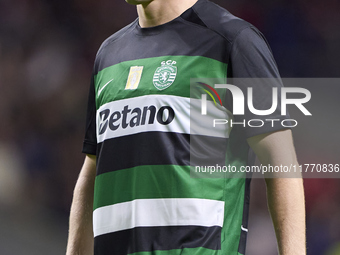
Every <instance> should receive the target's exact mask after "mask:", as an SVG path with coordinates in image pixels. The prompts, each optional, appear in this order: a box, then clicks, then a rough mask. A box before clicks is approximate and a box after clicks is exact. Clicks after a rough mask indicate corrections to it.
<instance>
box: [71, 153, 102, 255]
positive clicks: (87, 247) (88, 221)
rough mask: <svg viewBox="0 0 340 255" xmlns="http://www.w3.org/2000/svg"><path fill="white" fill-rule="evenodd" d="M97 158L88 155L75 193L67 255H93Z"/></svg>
mask: <svg viewBox="0 0 340 255" xmlns="http://www.w3.org/2000/svg"><path fill="white" fill-rule="evenodd" d="M95 176H96V156H93V155H87V156H86V158H85V161H84V165H83V167H82V169H81V171H80V174H79V177H78V180H77V184H76V186H75V189H74V193H73V201H72V206H71V213H70V225H69V236H68V243H67V251H66V255H90V254H91V255H93V229H92V208H93V193H94V180H95Z"/></svg>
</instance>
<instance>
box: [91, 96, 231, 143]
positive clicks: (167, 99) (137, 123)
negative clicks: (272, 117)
mask: <svg viewBox="0 0 340 255" xmlns="http://www.w3.org/2000/svg"><path fill="white" fill-rule="evenodd" d="M207 104H208V114H207V115H206V116H202V115H201V100H200V99H190V98H186V97H180V96H171V95H148V96H140V97H134V98H128V99H123V100H117V101H114V102H110V103H107V104H104V105H102V106H101V107H100V108H99V109H98V110H97V142H98V143H101V142H103V141H105V140H107V139H111V138H116V137H121V136H126V135H132V134H137V133H141V132H152V131H159V132H175V133H182V134H193V135H204V136H212V137H219V138H228V137H229V132H230V128H229V126H228V125H217V126H216V127H213V120H214V119H227V120H229V119H230V115H229V114H228V111H227V110H226V109H225V108H224V107H222V106H219V105H217V107H216V106H215V105H214V103H213V102H211V101H207Z"/></svg>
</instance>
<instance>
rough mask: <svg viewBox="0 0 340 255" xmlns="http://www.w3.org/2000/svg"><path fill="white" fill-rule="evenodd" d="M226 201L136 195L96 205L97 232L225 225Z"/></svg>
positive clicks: (95, 225) (98, 233)
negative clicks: (132, 197) (107, 203)
mask: <svg viewBox="0 0 340 255" xmlns="http://www.w3.org/2000/svg"><path fill="white" fill-rule="evenodd" d="M223 219H224V202H223V201H217V200H210V199H199V198H167V199H137V200H133V201H130V202H124V203H119V204H115V205H110V206H104V207H100V208H97V209H96V210H95V211H94V212H93V231H94V236H95V237H96V236H99V235H103V234H107V233H111V232H116V231H120V230H125V229H131V228H134V227H156V226H203V227H212V226H219V227H222V225H223Z"/></svg>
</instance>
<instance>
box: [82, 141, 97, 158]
mask: <svg viewBox="0 0 340 255" xmlns="http://www.w3.org/2000/svg"><path fill="white" fill-rule="evenodd" d="M82 153H85V154H91V155H96V154H97V144H95V143H93V142H90V141H86V140H85V141H84V143H83V149H82Z"/></svg>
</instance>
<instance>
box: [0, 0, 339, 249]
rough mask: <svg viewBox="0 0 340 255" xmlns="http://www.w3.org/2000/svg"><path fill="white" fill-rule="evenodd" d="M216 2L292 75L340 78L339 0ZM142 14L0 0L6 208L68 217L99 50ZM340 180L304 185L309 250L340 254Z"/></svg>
mask: <svg viewBox="0 0 340 255" xmlns="http://www.w3.org/2000/svg"><path fill="white" fill-rule="evenodd" d="M164 1H165V0H164ZM214 2H216V3H218V4H219V5H221V6H223V7H225V8H226V9H228V10H229V11H230V12H232V13H233V14H235V15H237V16H239V17H241V18H243V19H245V20H247V21H249V22H251V23H253V24H254V25H255V26H257V27H258V28H259V29H260V30H261V31H262V32H263V33H264V35H265V36H266V38H267V40H268V41H269V44H270V45H271V48H272V50H273V53H274V57H275V58H276V60H277V63H278V66H279V69H280V72H281V75H282V76H283V77H339V76H340V72H339V64H338V61H339V59H340V47H339V46H340V1H339V0H324V1H316V0H309V1H307V0H295V1H293V0H256V1H255V0H228V1H222V0H215V1H214ZM136 17H137V15H136V10H135V8H134V7H133V6H129V5H128V4H126V3H125V1H124V0H119V1H117V0H96V1H94V0H59V1H56V0H0V119H1V121H0V210H5V209H3V208H20V210H22V211H24V212H26V211H27V212H31V213H32V212H36V211H39V210H42V211H44V212H47V213H49V214H52V215H55V217H61V218H63V219H65V222H66V221H67V217H68V213H69V207H70V203H71V199H72V191H73V188H74V184H75V181H76V179H77V175H78V173H79V170H80V167H81V164H82V161H83V158H84V155H82V154H81V148H82V140H83V135H84V128H85V114H86V101H87V96H88V88H89V81H90V76H91V72H92V65H93V61H94V58H95V54H96V51H97V49H98V47H99V46H100V44H101V42H102V41H103V40H104V39H106V38H107V37H108V36H110V35H111V34H112V33H114V32H115V31H117V30H118V29H120V28H122V27H123V26H125V25H127V24H128V23H130V22H131V21H133V20H134V19H135V18H136ZM339 92H340V90H339ZM338 136H339V135H338ZM305 157H307V156H306V155H305ZM339 184H340V181H339V180H329V179H327V180H319V179H310V180H306V182H305V186H306V196H307V212H308V219H307V220H308V221H307V223H308V240H309V244H308V246H309V253H308V254H309V255H314V254H315V255H322V254H326V255H335V254H340V247H339V245H340V244H339V240H340V233H339V227H340V222H339V218H340V208H339V207H340V202H339V195H340V189H339V187H340V185H339ZM261 198H262V200H264V198H263V197H261ZM257 200H259V199H258V198H257V199H256V200H255V201H257ZM263 210H266V206H265V203H263V202H262V203H261V202H259V201H258V204H257V205H255V206H254V209H253V211H254V213H255V214H256V213H257V214H256V215H260V214H261V212H262V211H263ZM65 235H66V233H65ZM332 249H333V251H332ZM250 254H255V253H251V252H250ZM262 255H263V253H262Z"/></svg>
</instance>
